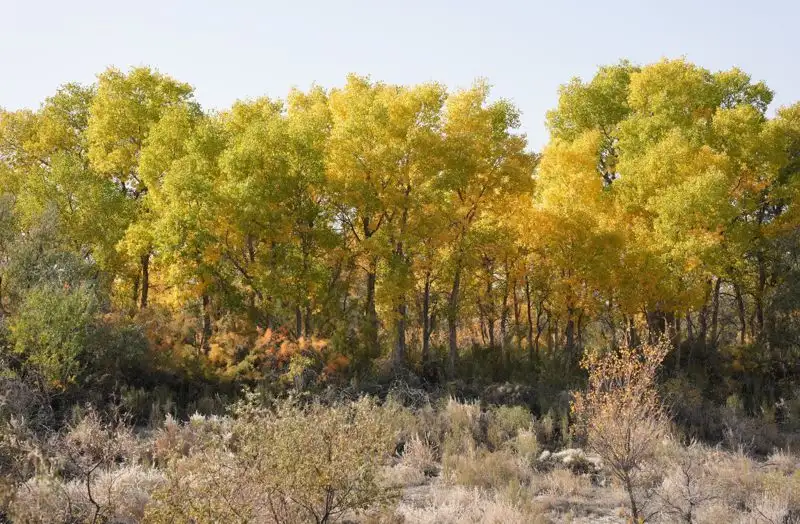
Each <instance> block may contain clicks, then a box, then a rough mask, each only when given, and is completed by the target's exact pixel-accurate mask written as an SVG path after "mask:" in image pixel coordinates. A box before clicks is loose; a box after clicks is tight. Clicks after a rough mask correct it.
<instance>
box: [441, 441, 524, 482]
mask: <svg viewBox="0 0 800 524" xmlns="http://www.w3.org/2000/svg"><path fill="white" fill-rule="evenodd" d="M444 473H445V475H446V477H447V478H448V479H449V480H450V481H451V482H453V483H455V484H459V485H462V486H471V487H478V488H483V489H498V488H504V487H506V486H508V485H509V484H510V483H519V484H527V483H528V482H529V481H530V477H531V470H530V469H529V468H528V467H527V464H524V463H522V462H521V461H520V460H518V459H517V457H515V456H514V455H512V454H510V453H508V452H505V451H495V452H494V453H491V452H489V451H486V450H485V449H478V450H475V451H472V452H469V453H465V454H457V455H447V456H445V457H444Z"/></svg>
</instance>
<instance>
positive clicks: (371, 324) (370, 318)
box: [365, 258, 380, 356]
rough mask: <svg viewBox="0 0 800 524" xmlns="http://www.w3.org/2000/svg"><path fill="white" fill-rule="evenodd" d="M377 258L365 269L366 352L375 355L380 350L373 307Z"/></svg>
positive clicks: (375, 314)
mask: <svg viewBox="0 0 800 524" xmlns="http://www.w3.org/2000/svg"><path fill="white" fill-rule="evenodd" d="M377 278H378V277H377V260H376V259H375V258H373V259H372V261H371V262H370V268H369V270H368V271H367V304H366V321H367V322H366V331H367V333H366V337H365V338H366V343H367V350H368V353H369V354H370V355H372V356H377V355H378V353H379V352H380V348H379V346H378V312H377V310H376V309H375V282H376V281H377Z"/></svg>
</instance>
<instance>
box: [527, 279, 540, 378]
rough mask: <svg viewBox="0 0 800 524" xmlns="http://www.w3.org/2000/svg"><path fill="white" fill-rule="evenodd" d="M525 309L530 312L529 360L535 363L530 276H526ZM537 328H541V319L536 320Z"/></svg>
mask: <svg viewBox="0 0 800 524" xmlns="http://www.w3.org/2000/svg"><path fill="white" fill-rule="evenodd" d="M525 302H526V305H525V307H526V308H527V310H528V311H527V312H528V359H529V360H530V361H531V362H533V358H534V354H533V311H532V308H531V283H530V279H529V278H528V275H525ZM536 328H537V330H538V328H539V318H538V315H537V318H536ZM537 338H538V337H537Z"/></svg>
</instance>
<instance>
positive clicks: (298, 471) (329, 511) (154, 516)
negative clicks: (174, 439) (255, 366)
mask: <svg viewBox="0 0 800 524" xmlns="http://www.w3.org/2000/svg"><path fill="white" fill-rule="evenodd" d="M396 420H397V416H396V413H395V410H394V409H391V408H386V407H381V406H378V405H377V404H376V403H375V402H374V401H372V400H370V399H368V398H362V399H360V400H358V401H355V402H352V403H347V404H336V405H333V406H323V405H321V404H316V403H315V404H311V405H307V406H301V405H298V404H297V403H294V402H290V401H287V402H282V403H279V404H278V405H277V406H276V408H275V409H274V410H268V409H266V408H262V407H259V406H257V405H255V404H253V403H252V402H251V403H246V404H241V405H240V406H239V407H238V409H237V418H236V420H235V421H234V423H233V426H232V429H231V432H230V433H224V434H221V435H217V436H215V437H213V438H210V439H209V440H208V441H207V442H206V443H205V444H204V445H202V446H199V447H191V446H190V447H189V451H188V456H179V457H177V458H174V459H172V460H171V461H170V462H169V466H168V468H167V473H166V476H167V483H166V485H165V487H164V488H163V489H161V490H159V491H158V492H157V493H156V494H155V497H154V504H153V506H152V508H151V509H150V510H149V511H148V520H149V521H150V522H172V521H175V520H181V519H185V517H186V516H192V517H193V518H196V519H198V520H201V521H236V522H242V521H247V522H250V521H265V522H295V521H299V522H309V521H311V522H318V523H321V522H331V521H333V520H336V519H337V518H340V517H341V516H342V515H343V514H345V513H347V512H358V511H364V510H367V509H369V508H373V507H375V506H380V505H382V504H385V503H388V502H389V501H391V500H392V499H393V498H394V496H395V493H394V490H392V489H390V488H387V487H384V486H381V484H380V482H379V473H380V466H381V465H382V464H383V463H384V462H386V460H387V459H388V457H389V456H390V454H391V452H392V451H393V450H394V448H395V446H396V444H397V434H398V432H399V428H398V427H397V426H396V424H395V421H396ZM184 449H185V448H184Z"/></svg>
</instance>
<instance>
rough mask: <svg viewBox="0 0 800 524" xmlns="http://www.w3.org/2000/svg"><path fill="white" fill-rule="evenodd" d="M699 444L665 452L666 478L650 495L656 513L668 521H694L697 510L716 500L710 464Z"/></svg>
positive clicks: (716, 494)
mask: <svg viewBox="0 0 800 524" xmlns="http://www.w3.org/2000/svg"><path fill="white" fill-rule="evenodd" d="M713 456H714V454H713V453H710V452H709V451H708V450H706V449H704V448H703V447H702V446H701V445H699V444H696V443H692V444H691V445H689V446H688V447H685V448H684V447H682V446H675V447H672V448H670V449H669V451H668V452H666V453H665V457H664V458H666V460H665V464H664V466H663V467H664V468H665V471H666V475H665V476H664V479H663V480H662V482H661V485H660V486H659V487H658V489H657V490H655V492H654V495H655V497H654V498H655V499H656V501H657V504H658V510H657V511H658V513H659V514H660V515H661V516H662V517H663V518H665V519H667V520H668V521H672V522H687V523H691V522H695V521H696V520H697V515H698V513H699V511H700V510H702V509H704V508H706V507H707V506H708V505H710V504H711V503H713V502H715V501H717V500H718V499H719V495H718V492H717V490H716V489H715V486H714V482H713V480H714V479H713V477H712V470H711V461H710V459H712V457H713Z"/></svg>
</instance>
